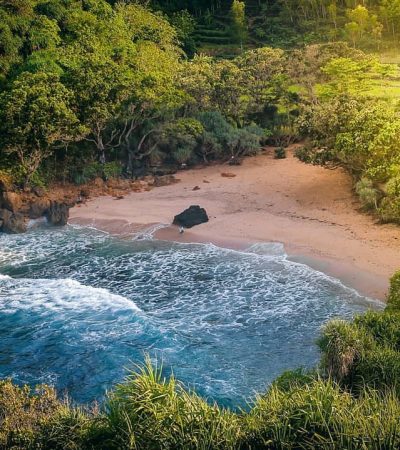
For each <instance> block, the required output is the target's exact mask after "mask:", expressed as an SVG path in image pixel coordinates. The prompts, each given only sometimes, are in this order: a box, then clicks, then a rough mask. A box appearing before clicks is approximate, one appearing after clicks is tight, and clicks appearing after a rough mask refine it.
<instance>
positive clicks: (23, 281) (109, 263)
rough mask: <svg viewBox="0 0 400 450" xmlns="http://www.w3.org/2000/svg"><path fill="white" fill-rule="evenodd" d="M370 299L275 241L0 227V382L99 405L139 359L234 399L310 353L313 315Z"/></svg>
mask: <svg viewBox="0 0 400 450" xmlns="http://www.w3.org/2000/svg"><path fill="white" fill-rule="evenodd" d="M381 307H382V306H381V305H380V304H379V303H377V302H374V301H371V300H369V299H367V298H365V297H362V296H361V295H359V294H358V293H357V292H355V291H354V290H352V289H349V288H346V287H345V286H343V285H342V284H341V283H340V282H339V281H337V280H334V279H332V278H330V277H328V276H326V275H324V274H323V273H320V272H318V271H315V270H313V269H311V268H309V267H308V266H306V265H303V264H299V263H295V262H292V261H290V260H288V258H287V256H286V254H285V252H284V248H283V246H282V245H280V244H256V245H253V246H252V247H250V248H249V249H248V250H247V251H245V252H238V251H233V250H228V249H223V248H218V247H216V246H214V245H211V244H210V245H203V244H177V243H170V242H163V241H157V240H152V239H151V238H148V239H138V240H132V239H117V238H114V237H111V236H109V235H107V234H105V233H101V232H99V231H96V230H93V229H89V228H80V227H72V226H68V227H66V228H64V229H55V228H53V229H51V228H48V229H45V228H38V229H35V230H32V231H30V232H29V233H27V234H24V235H14V236H7V235H0V378H5V377H12V378H13V379H14V380H15V381H17V382H19V383H29V384H36V383H42V382H44V383H50V384H53V385H55V386H56V387H57V388H58V389H59V390H60V392H67V393H68V395H69V396H70V397H71V398H72V399H73V400H75V401H77V402H83V403H86V402H90V401H92V400H94V399H97V400H100V401H101V400H102V399H103V398H104V394H105V392H106V390H108V389H110V388H111V387H112V386H113V384H114V383H116V382H118V381H120V380H122V379H123V377H124V375H125V374H126V370H129V368H130V367H132V366H133V364H136V363H140V362H142V361H143V359H144V357H145V355H146V354H149V355H150V356H151V358H153V359H154V360H156V359H157V360H158V361H162V363H163V367H164V370H165V373H166V375H168V374H169V373H171V371H173V373H174V374H175V376H176V377H177V378H179V379H180V380H181V381H183V382H184V383H185V384H186V385H187V386H188V387H190V388H193V389H195V390H196V391H197V392H198V393H199V394H201V395H203V396H204V397H206V398H207V399H209V400H210V401H217V402H218V403H219V404H221V405H224V406H229V407H238V406H241V407H243V406H245V405H246V404H247V402H249V401H251V399H252V398H253V397H254V394H255V392H262V391H263V390H265V389H266V388H267V387H268V384H269V383H270V382H271V381H272V380H273V379H274V378H275V377H277V376H278V375H279V374H281V373H282V372H283V371H284V370H287V369H292V368H297V367H300V366H302V367H313V366H314V365H315V364H316V363H317V362H318V359H319V353H318V349H317V346H316V345H315V341H316V339H317V337H318V334H319V330H320V327H321V326H322V325H323V324H324V323H325V322H326V321H328V320H329V319H331V318H333V317H342V318H351V317H352V316H353V315H354V314H357V313H361V312H363V311H365V310H366V309H368V308H381Z"/></svg>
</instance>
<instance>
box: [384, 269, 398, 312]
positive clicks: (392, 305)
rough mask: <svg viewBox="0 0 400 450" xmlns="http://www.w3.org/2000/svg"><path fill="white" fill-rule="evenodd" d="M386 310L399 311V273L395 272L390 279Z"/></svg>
mask: <svg viewBox="0 0 400 450" xmlns="http://www.w3.org/2000/svg"><path fill="white" fill-rule="evenodd" d="M387 300H388V304H387V309H388V310H389V311H400V271H399V272H396V273H395V274H394V275H393V276H392V278H391V279H390V288H389V295H388V299H387Z"/></svg>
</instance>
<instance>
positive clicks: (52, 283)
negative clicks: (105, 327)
mask: <svg viewBox="0 0 400 450" xmlns="http://www.w3.org/2000/svg"><path fill="white" fill-rule="evenodd" d="M0 280H4V281H6V282H7V283H6V284H8V286H3V287H2V286H1V285H0V299H2V301H1V302H0V311H3V312H4V311H8V312H10V311H16V310H18V309H32V308H33V309H35V308H45V309H49V310H55V311H61V310H72V309H93V310H98V309H122V308H123V309H130V310H133V311H141V310H140V308H139V307H138V306H137V305H136V304H135V303H134V302H133V301H131V300H128V299H127V298H125V297H123V296H121V295H116V294H112V293H111V292H109V291H108V290H107V289H103V288H95V287H91V286H85V285H83V284H81V283H79V282H78V281H75V280H71V279H60V280H46V279H13V278H11V277H7V276H4V275H0Z"/></svg>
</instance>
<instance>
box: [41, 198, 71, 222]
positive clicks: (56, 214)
mask: <svg viewBox="0 0 400 450" xmlns="http://www.w3.org/2000/svg"><path fill="white" fill-rule="evenodd" d="M45 216H46V218H47V221H48V222H49V223H50V224H51V225H56V226H59V227H62V226H64V225H66V224H67V223H68V217H69V206H68V205H67V204H66V203H60V202H51V203H50V206H49V208H48V209H47V211H46V212H45Z"/></svg>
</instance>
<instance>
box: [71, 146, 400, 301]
mask: <svg viewBox="0 0 400 450" xmlns="http://www.w3.org/2000/svg"><path fill="white" fill-rule="evenodd" d="M226 172H229V173H230V174H231V175H232V177H224V176H223V175H222V174H223V173H226ZM177 178H179V179H180V182H179V183H176V184H172V185H169V186H163V187H157V188H155V189H153V190H151V191H146V192H141V193H132V194H129V195H127V196H126V197H124V198H123V199H120V200H116V199H114V198H111V197H98V198H95V199H93V200H91V201H89V202H88V203H87V204H85V205H80V206H77V207H75V208H73V209H72V210H71V217H70V223H72V224H74V223H76V224H80V225H86V226H93V227H95V228H98V229H100V230H101V229H102V230H103V231H107V232H110V233H111V234H115V235H120V236H131V235H132V234H137V233H141V232H145V231H146V230H149V229H150V230H153V231H155V232H154V236H155V237H156V238H157V239H162V240H169V241H176V242H192V243H196V242H198V243H212V244H214V245H217V246H220V247H225V248H232V249H237V250H244V249H246V248H248V247H249V246H250V245H252V244H254V243H259V242H280V243H282V244H283V245H284V247H285V251H286V253H287V254H288V258H289V259H291V260H293V261H297V262H302V263H305V264H307V265H309V266H310V267H312V268H314V269H316V270H319V271H321V272H324V273H326V274H327V275H329V276H332V277H334V278H337V279H339V280H340V281H342V283H343V284H344V285H346V286H348V287H350V288H353V289H356V290H357V291H358V292H359V293H360V294H362V295H365V296H367V297H370V298H374V299H378V300H383V301H384V300H385V297H386V293H387V289H388V285H389V278H390V276H391V275H392V274H393V273H394V272H395V271H396V270H398V269H399V268H400V227H397V226H394V225H378V224H376V223H375V222H374V220H373V218H372V217H371V216H368V215H366V214H364V213H361V212H359V204H358V203H357V201H356V200H355V198H354V196H353V193H352V184H351V179H350V177H349V176H348V175H347V174H346V173H344V171H342V170H340V169H336V170H328V169H324V168H322V167H318V166H310V165H306V164H303V163H301V162H300V161H298V160H297V159H296V158H295V157H294V156H293V154H292V152H288V158H287V159H284V160H275V159H273V156H272V151H267V152H266V153H265V154H263V155H260V156H256V157H253V158H248V159H246V160H245V161H244V163H243V165H242V166H233V167H231V166H226V165H213V166H208V167H204V168H195V169H190V170H187V171H184V172H180V173H178V174H177ZM197 204H198V205H200V206H202V207H204V208H205V209H206V211H207V213H208V215H209V218H210V220H209V222H208V223H205V224H202V225H199V226H197V227H195V228H193V229H190V230H186V231H185V233H184V234H183V235H180V234H179V232H178V229H177V228H176V227H173V226H170V227H168V228H161V229H159V230H156V229H157V224H170V223H171V222H172V220H173V217H174V215H176V214H178V213H180V212H181V211H183V210H184V209H186V208H187V207H189V206H190V205H197Z"/></svg>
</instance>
